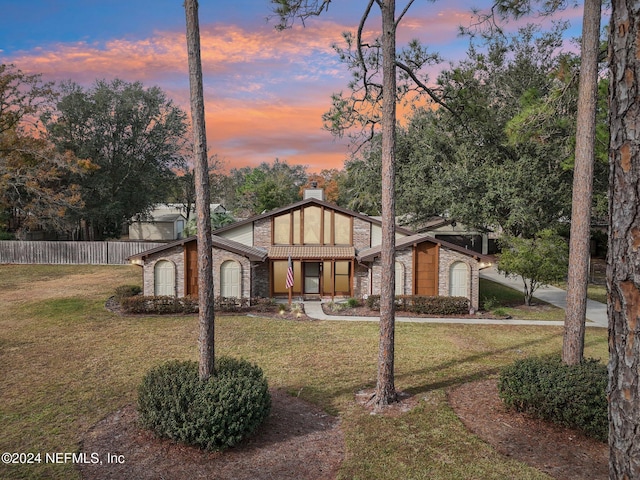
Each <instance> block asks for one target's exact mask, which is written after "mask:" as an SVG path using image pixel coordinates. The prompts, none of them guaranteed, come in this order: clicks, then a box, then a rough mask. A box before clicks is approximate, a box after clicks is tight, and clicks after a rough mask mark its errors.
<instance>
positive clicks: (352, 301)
mask: <svg viewBox="0 0 640 480" xmlns="http://www.w3.org/2000/svg"><path fill="white" fill-rule="evenodd" d="M346 303H347V307H349V308H357V307H359V306H360V305H361V304H360V300H358V299H357V298H348V299H347V302H346Z"/></svg>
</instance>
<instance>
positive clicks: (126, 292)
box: [115, 285, 142, 302]
mask: <svg viewBox="0 0 640 480" xmlns="http://www.w3.org/2000/svg"><path fill="white" fill-rule="evenodd" d="M140 293H142V288H141V287H140V286H138V285H120V286H119V287H116V294H115V299H116V300H117V301H118V302H122V300H124V299H125V298H129V297H135V296H136V295H139V294H140Z"/></svg>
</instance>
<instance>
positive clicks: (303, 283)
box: [130, 192, 490, 310]
mask: <svg viewBox="0 0 640 480" xmlns="http://www.w3.org/2000/svg"><path fill="white" fill-rule="evenodd" d="M317 197H318V195H317V192H307V193H306V194H305V199H304V200H302V201H299V202H297V203H294V204H292V205H288V206H286V207H282V208H278V209H276V210H273V211H270V212H266V213H263V214H261V215H257V216H255V217H252V218H249V219H246V220H242V221H239V222H236V223H234V224H231V225H228V226H225V227H223V228H220V229H218V230H216V231H215V232H214V235H213V269H214V279H215V280H214V285H215V287H214V288H215V295H216V296H218V295H221V296H226V297H275V298H277V297H287V296H288V289H287V288H286V286H285V284H286V276H287V269H288V260H289V258H291V259H292V263H293V273H294V283H293V289H292V290H293V295H294V296H296V297H303V298H305V299H314V298H318V299H319V298H335V297H359V298H364V297H367V296H369V295H372V294H379V293H380V278H381V272H380V244H381V238H382V226H381V222H380V220H378V219H375V218H373V217H369V216H367V215H363V214H360V213H357V212H354V211H351V210H348V209H345V208H342V207H339V206H337V205H333V204H330V203H328V202H326V201H325V200H323V199H322V198H317ZM320 197H322V196H321V195H320ZM396 238H397V240H396V242H397V245H396V294H398V295H414V294H415V295H454V296H465V297H467V298H469V299H470V301H471V307H472V308H473V309H476V310H477V309H478V302H479V299H478V277H479V273H478V272H479V270H480V268H481V266H482V263H483V262H490V258H489V257H486V256H484V255H482V254H479V253H477V252H474V251H472V250H468V249H465V248H463V247H460V246H458V245H454V244H451V243H448V242H446V241H443V240H440V239H437V238H434V237H431V236H429V235H426V234H415V233H414V232H412V231H410V230H408V229H405V228H402V227H397V230H396ZM196 250H197V244H196V238H195V237H190V238H185V239H181V240H178V241H176V242H172V243H169V244H167V245H164V246H162V247H158V248H154V249H152V250H148V251H145V252H143V253H140V254H138V255H134V256H132V257H131V258H130V261H132V262H133V263H136V264H138V265H141V266H142V267H143V277H144V294H145V295H177V296H179V297H181V296H186V295H196V294H197V289H198V282H197V265H196V260H197V252H196Z"/></svg>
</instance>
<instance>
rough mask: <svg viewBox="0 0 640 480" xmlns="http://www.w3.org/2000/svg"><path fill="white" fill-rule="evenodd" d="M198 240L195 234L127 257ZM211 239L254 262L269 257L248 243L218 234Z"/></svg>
mask: <svg viewBox="0 0 640 480" xmlns="http://www.w3.org/2000/svg"><path fill="white" fill-rule="evenodd" d="M196 240H197V237H195V236H192V237H188V238H183V239H181V240H176V241H175V242H171V243H167V244H166V245H161V246H159V247H156V248H152V249H151V250H146V251H144V252H141V253H138V254H136V255H131V256H130V257H129V258H127V260H133V259H142V260H144V259H145V258H146V257H148V256H149V255H153V254H154V253H159V252H163V251H164V250H168V249H170V248H173V247H179V246H182V245H184V244H185V243H189V242H195V241H196ZM211 240H212V244H213V246H214V247H215V248H221V249H222V250H227V251H229V252H233V253H237V254H238V255H242V256H243V257H247V258H248V259H249V260H251V261H254V262H264V261H265V260H266V258H267V251H266V250H265V249H263V248H258V247H249V246H247V245H244V244H243V243H239V242H235V241H233V240H229V239H228V238H223V237H218V236H217V235H212V236H211Z"/></svg>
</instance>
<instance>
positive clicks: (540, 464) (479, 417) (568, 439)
mask: <svg viewBox="0 0 640 480" xmlns="http://www.w3.org/2000/svg"><path fill="white" fill-rule="evenodd" d="M448 398H449V404H450V405H451V407H452V408H453V410H454V411H455V412H456V414H457V415H458V417H459V418H460V420H462V423H464V425H465V426H466V427H467V428H468V429H469V430H470V431H471V432H473V433H475V434H476V435H478V436H479V437H480V438H482V439H483V440H484V441H486V442H487V443H489V444H490V445H492V446H493V447H494V448H495V449H496V450H497V451H499V452H500V453H502V454H503V455H506V456H507V457H512V458H515V459H516V460H519V461H521V462H524V463H526V464H528V465H531V466H532V467H535V468H537V469H539V470H541V471H543V472H545V473H547V474H548V475H551V476H552V477H554V478H555V479H557V480H603V479H606V478H608V474H609V467H608V454H609V449H608V446H607V444H605V443H602V442H599V441H597V440H594V439H592V438H589V437H586V436H585V435H584V434H582V433H580V432H577V431H575V430H571V429H568V428H562V427H560V426H557V425H554V424H551V423H548V422H545V421H542V420H538V419H533V418H530V417H528V416H526V415H524V414H521V413H517V412H513V411H510V410H507V408H506V407H505V406H504V404H503V403H502V401H501V400H500V398H499V397H498V387H497V384H496V381H495V380H483V381H480V382H473V383H467V384H464V385H461V386H459V387H456V388H453V389H451V390H450V391H449V392H448Z"/></svg>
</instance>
